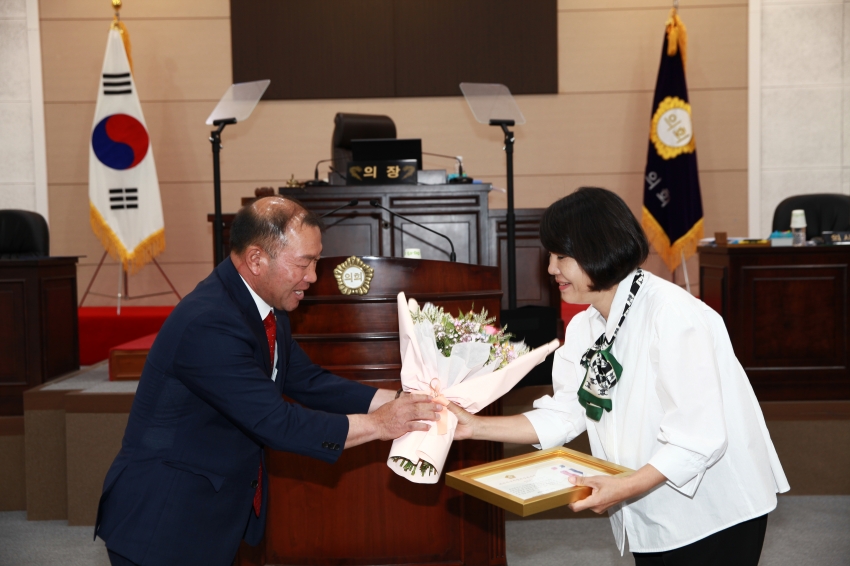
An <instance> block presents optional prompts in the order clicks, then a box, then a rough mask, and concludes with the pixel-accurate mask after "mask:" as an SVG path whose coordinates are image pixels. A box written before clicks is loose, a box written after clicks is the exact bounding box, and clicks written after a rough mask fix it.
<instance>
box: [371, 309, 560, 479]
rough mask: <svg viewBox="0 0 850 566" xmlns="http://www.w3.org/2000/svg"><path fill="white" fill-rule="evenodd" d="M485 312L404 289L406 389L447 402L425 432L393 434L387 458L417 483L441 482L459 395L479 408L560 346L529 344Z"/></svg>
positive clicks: (460, 400)
mask: <svg viewBox="0 0 850 566" xmlns="http://www.w3.org/2000/svg"><path fill="white" fill-rule="evenodd" d="M494 320H495V318H488V317H487V311H482V312H480V313H475V312H469V313H466V314H463V313H460V314H459V315H458V316H452V315H450V314H448V313H446V312H445V311H444V310H443V309H442V308H440V307H436V306H434V305H432V304H430V303H428V304H426V305H425V306H423V307H422V308H420V307H419V304H418V303H417V302H416V301H415V300H414V299H410V301H409V302H408V300H407V299H406V298H405V296H404V293H399V294H398V326H399V342H400V348H401V384H402V387H403V388H404V390H405V391H409V392H412V393H424V394H427V395H433V396H434V398H435V400H436V401H437V402H438V403H440V404H442V405H443V406H444V408H443V410H442V411H441V413H440V420H439V421H437V422H436V423H432V426H431V429H430V430H428V431H427V432H426V431H413V432H408V433H407V434H405V435H404V436H402V437H400V438H397V439H396V440H394V441H393V445H392V448H390V455H389V458H388V459H387V465H388V466H389V467H390V469H392V470H393V471H394V472H395V473H397V474H399V475H400V476H403V477H406V478H407V479H409V480H410V481H412V482H414V483H437V481H438V480H439V479H440V475H441V474H442V471H443V466H444V464H445V462H446V457H447V456H448V454H449V448H451V445H452V440H453V439H454V432H455V429H456V428H457V417H456V416H455V415H454V413H451V412H449V410H448V409H446V408H445V407H446V406H448V404H449V402H454V403H457V404H458V405H460V406H461V407H463V408H464V409H466V410H467V411H469V412H470V413H477V412H478V411H480V410H481V409H483V408H484V407H486V406H487V405H489V404H490V403H492V402H493V401H495V400H496V399H498V398H499V397H501V396H502V395H504V394H505V393H507V392H508V391H509V390H510V389H511V388H512V387H513V386H514V385H516V384H517V382H518V381H519V380H520V379H522V378H523V377H524V376H525V375H526V374H527V373H528V372H529V371H531V370H532V369H533V368H534V366H536V365H537V364H539V363H540V362H542V361H543V359H544V358H545V357H546V356H548V355H549V354H550V353H552V352H554V351H555V349H557V348H558V345H559V344H558V341H557V340H553V341H551V342H550V343H548V344H546V345H544V346H541V347H539V348H535V349H534V350H529V349H528V347H526V346H525V344H522V343H513V342H510V341H509V338H510V334H507V333H505V331H504V329H500V328H497V327H494V326H492V322H493V321H494Z"/></svg>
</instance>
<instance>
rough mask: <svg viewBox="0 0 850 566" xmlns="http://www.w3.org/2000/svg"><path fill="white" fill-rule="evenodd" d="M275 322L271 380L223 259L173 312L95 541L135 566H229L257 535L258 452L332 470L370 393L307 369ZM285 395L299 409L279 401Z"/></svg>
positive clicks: (256, 328)
mask: <svg viewBox="0 0 850 566" xmlns="http://www.w3.org/2000/svg"><path fill="white" fill-rule="evenodd" d="M275 315H276V316H277V350H278V362H277V370H278V373H277V378H276V381H272V380H271V379H270V377H271V375H272V368H271V361H270V360H269V347H268V341H267V338H266V333H265V329H264V328H263V323H262V320H260V315H259V312H258V310H257V306H256V303H255V302H254V300H253V299H252V297H251V294H250V293H249V291H248V289H247V287H246V286H245V283H244V282H243V281H242V279H241V278H240V276H239V273H238V272H237V271H236V268H235V267H234V266H233V263H232V262H231V261H230V259H229V258H228V259H226V260H224V261H223V262H222V263H221V264H220V265H219V266H218V267H217V268H216V269H215V270H214V271H213V273H212V274H211V275H210V276H209V277H207V278H206V279H205V280H204V281H202V282H201V283H200V284H199V285H198V286H197V287H196V288H195V290H194V291H192V292H191V293H190V294H189V295H187V296H186V297H185V298H184V299H183V300H182V301H181V302H180V303H179V304H178V305H177V307H175V309H174V311H173V312H172V314H171V316H169V317H168V319H167V320H166V321H165V324H163V326H162V329H161V330H160V332H159V334H158V335H157V337H156V341H155V342H154V344H153V347H152V348H151V351H150V353H149V354H148V358H147V362H146V363H145V367H144V370H143V372H142V377H141V379H140V381H139V387H138V390H137V392H136V397H135V400H134V401H133V407H132V409H131V411H130V418H129V421H128V423H127V429H126V430H125V432H124V440H123V442H122V445H121V451H120V452H119V453H118V456H117V457H116V458H115V461H114V462H113V464H112V467H111V468H110V469H109V472H108V473H107V475H106V479H105V481H104V484H103V494H102V495H101V498H100V504H99V506H98V514H97V521H96V525H95V536H100V537H101V538H103V539H104V540H105V541H106V546H107V547H108V548H109V549H111V550H112V551H114V552H117V553H118V554H120V555H122V556H124V557H126V558H128V559H130V560H132V561H133V562H136V563H137V564H143V565H148V564H156V565H168V564H181V565H190V564H203V565H215V564H221V565H229V564H230V563H231V562H232V560H233V557H234V556H235V555H236V551H237V549H238V547H239V541H240V540H242V539H243V538H244V539H245V540H246V542H248V543H249V544H252V545H256V544H257V543H258V542H259V541H260V539H261V537H262V536H263V532H264V529H265V520H266V501H267V486H268V481H267V476H266V473H265V466H263V481H262V483H263V505H262V510H261V512H260V517H256V516H255V515H254V512H253V510H252V503H253V498H254V492H255V488H254V485H256V484H255V483H253V482H255V481H256V480H257V472H258V469H259V465H260V462H261V459H262V458H263V447H264V446H269V447H270V448H272V449H274V450H282V451H286V452H294V453H296V454H303V455H305V456H310V457H313V458H317V459H319V460H323V461H325V462H330V463H333V462H334V461H336V459H337V458H338V457H339V455H340V453H341V451H342V448H343V446H344V444H345V439H346V436H347V435H348V419H347V418H346V417H345V414H351V413H365V412H367V411H368V408H369V404H370V402H371V400H372V397H373V396H374V394H375V389H374V388H372V387H368V386H365V385H362V384H358V383H355V382H352V381H349V380H346V379H343V378H341V377H338V376H335V375H333V374H331V373H329V372H327V371H325V370H323V369H322V368H320V367H319V366H317V365H315V364H313V363H312V362H311V361H310V359H309V358H308V357H307V355H306V354H305V353H304V351H303V350H302V349H301V348H300V347H299V346H298V344H297V343H296V342H295V341H294V340H293V339H292V335H291V331H290V328H289V318H288V316H287V315H286V313H285V312H282V311H278V310H275ZM283 394H285V395H287V396H289V397H291V398H292V399H295V400H296V401H298V402H299V403H301V404H303V405H304V406H305V407H310V408H309V409H308V408H305V407H302V406H300V405H295V404H292V403H288V402H286V401H284V399H283V398H282V395H283Z"/></svg>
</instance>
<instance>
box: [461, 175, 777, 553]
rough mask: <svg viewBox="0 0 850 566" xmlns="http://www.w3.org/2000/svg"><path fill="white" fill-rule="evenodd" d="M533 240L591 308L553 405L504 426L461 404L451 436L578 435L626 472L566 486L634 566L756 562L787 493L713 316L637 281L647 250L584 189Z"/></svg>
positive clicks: (558, 438) (661, 287) (675, 291)
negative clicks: (582, 490)
mask: <svg viewBox="0 0 850 566" xmlns="http://www.w3.org/2000/svg"><path fill="white" fill-rule="evenodd" d="M540 237H541V240H542V242H543V245H544V246H545V247H546V249H547V250H548V251H549V252H550V258H549V273H550V274H551V275H553V276H554V277H555V280H556V281H557V283H558V286H559V289H560V292H561V298H562V299H563V300H564V301H566V302H568V303H577V304H590V305H591V306H590V307H589V308H588V309H587V310H586V311H584V312H582V313H580V314H578V315H576V316H575V317H574V318H573V320H572V321H571V322H570V324H569V326H568V327H567V331H566V337H565V341H564V345H563V346H562V347H561V348H560V349H558V350H557V352H556V353H555V362H554V368H553V372H552V382H553V386H554V395H552V396H548V395H547V396H545V397H542V398H541V399H538V400H537V401H535V402H534V407H535V410H533V411H530V412H528V413H525V414H524V415H514V416H509V417H481V416H474V415H470V414H468V413H466V412H464V411H462V410H461V409H460V408H459V407H457V406H452V407H451V409H452V411H453V412H454V413H455V414H456V415H458V419H459V425H458V429H457V433H456V435H455V438H456V439H462V438H474V439H480V440H495V441H502V442H514V443H529V444H535V445H536V446H537V447H538V448H551V447H554V446H560V445H562V444H564V443H566V442H569V441H570V440H572V439H573V438H575V437H576V436H578V435H579V434H581V433H582V432H583V431H585V430H587V433H588V437H589V440H590V446H591V449H592V451H593V455H594V456H596V457H598V458H603V459H605V460H608V461H611V462H615V463H617V464H620V465H623V466H626V467H629V468H632V469H634V470H636V472H635V473H634V474H632V475H630V476H628V477H624V478H612V477H605V476H595V477H588V478H581V477H576V478H575V479H574V480H571V481H573V482H574V483H576V484H577V485H585V486H588V487H591V488H592V493H591V495H590V496H589V497H588V498H587V499H584V500H582V501H579V502H576V503H574V504H572V505H571V508H572V509H573V511H580V510H583V509H591V510H593V511H595V512H596V513H602V512H603V511H606V510H607V511H608V513H609V515H610V519H611V525H612V528H613V531H614V537H615V539H616V542H617V546H618V547H619V549H620V551H621V552H622V551H623V549H624V546H625V540H626V538H628V541H629V550H630V551H631V552H632V553H634V556H635V562H636V564H637V565H639V566H641V565H655V564H658V565H662V564H663V565H665V566H671V565H675V564H683V565H684V564H687V565H688V566H694V565H701V564H705V565H709V564H712V565H713V564H718V565H719V564H722V565H724V566H725V565H730V564H740V565H742V566H744V565H752V566H755V565H756V564H758V560H759V556H760V554H761V547H762V543H763V541H764V533H765V529H766V526H767V513H768V512H770V511H772V510H773V509H774V508H775V507H776V493H777V492H784V491H787V490H788V489H789V487H788V482H787V481H786V479H785V474H784V473H783V471H782V466H781V465H780V463H779V459H778V458H777V456H776V451H775V450H774V448H773V443H772V442H771V440H770V436H769V434H768V431H767V428H766V427H765V423H764V418H763V416H762V413H761V409H760V407H759V404H758V401H757V400H756V397H755V395H754V394H753V390H752V387H751V386H750V383H749V380H748V379H747V376H746V374H745V373H744V369H743V368H742V367H741V364H740V363H739V362H738V360H737V359H736V358H735V354H734V352H733V350H732V344H731V342H730V340H729V335H728V333H727V331H726V327H725V326H724V324H723V320H722V319H721V317H720V316H719V315H718V314H717V313H715V312H714V311H713V310H712V309H711V308H709V307H708V306H706V305H705V303H703V302H701V301H699V300H698V299H696V298H694V297H692V296H691V295H690V294H689V293H687V292H685V291H683V290H682V289H680V288H679V287H678V286H676V285H674V284H672V283H669V282H668V281H666V280H664V279H660V278H658V277H655V276H654V275H652V274H651V273H648V272H645V271H643V270H641V269H640V268H639V266H640V265H641V264H642V263H643V262H644V261H645V260H646V257H647V254H648V251H649V246H648V244H647V241H646V236H645V235H644V233H643V230H642V229H641V226H640V224H639V223H638V222H637V220H636V219H635V217H634V215H632V213H631V211H630V210H629V208H628V207H627V206H626V204H625V203H624V202H623V201H622V199H620V198H619V197H618V196H617V195H615V194H614V193H612V192H610V191H606V190H604V189H597V188H581V189H579V190H578V191H576V192H575V193H573V194H571V195H569V196H567V197H565V198H563V199H561V200H559V201H558V202H556V203H554V204H553V205H552V206H550V207H549V208H548V209H547V210H546V212H545V214H544V216H543V219H542V221H541V225H540Z"/></svg>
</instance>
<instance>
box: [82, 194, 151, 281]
mask: <svg viewBox="0 0 850 566" xmlns="http://www.w3.org/2000/svg"><path fill="white" fill-rule="evenodd" d="M89 221H90V222H91V229H92V231H94V235H95V236H96V237H97V239H98V240H100V244H101V245H102V246H103V249H105V250H106V251H107V252H108V253H109V256H110V257H111V258H112V259H114V260H116V261H120V262H121V264H122V265H123V266H124V270H125V271H127V272H128V273H130V274H133V273H136V272H138V271H139V270H140V269H141V268H142V267H144V266H145V265H146V264H148V263H150V262H151V260H153V258H155V257H156V256H158V255H159V254H161V253H162V252H163V251H165V228H160V229H159V230H157V231H156V232H154V233H152V234H151V235H150V236H148V237H147V238H145V239H144V240H142V241H141V242H140V243H139V245H138V246H136V248H135V249H134V250H133V251H127V248H125V247H124V244H123V243H122V242H121V239H120V238H119V237H118V235H117V234H116V233H115V232H113V231H112V228H110V227H109V224H107V223H106V220H104V218H103V216H101V214H100V211H98V210H97V207H96V206H95V205H94V203H92V202H89Z"/></svg>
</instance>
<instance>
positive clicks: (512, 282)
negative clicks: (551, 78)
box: [490, 120, 516, 310]
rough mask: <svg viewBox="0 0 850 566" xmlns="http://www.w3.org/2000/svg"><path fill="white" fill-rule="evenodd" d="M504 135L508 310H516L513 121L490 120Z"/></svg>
mask: <svg viewBox="0 0 850 566" xmlns="http://www.w3.org/2000/svg"><path fill="white" fill-rule="evenodd" d="M490 125H491V126H501V128H502V131H503V132H504V133H505V159H506V161H507V173H508V213H507V224H508V310H514V309H515V308H516V216H515V215H514V133H513V132H512V131H510V130H509V129H508V126H513V125H514V121H513V120H490Z"/></svg>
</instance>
